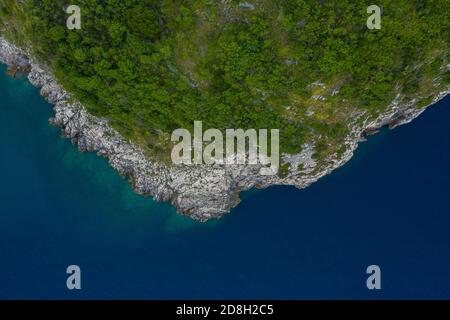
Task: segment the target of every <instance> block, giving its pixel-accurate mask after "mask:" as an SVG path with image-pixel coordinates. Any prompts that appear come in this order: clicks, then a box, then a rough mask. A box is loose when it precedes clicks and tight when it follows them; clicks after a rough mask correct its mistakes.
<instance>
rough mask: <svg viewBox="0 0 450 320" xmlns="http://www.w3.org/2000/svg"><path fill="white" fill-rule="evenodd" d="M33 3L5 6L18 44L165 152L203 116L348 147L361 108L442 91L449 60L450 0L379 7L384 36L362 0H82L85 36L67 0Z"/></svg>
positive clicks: (150, 147)
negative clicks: (436, 80)
mask: <svg viewBox="0 0 450 320" xmlns="http://www.w3.org/2000/svg"><path fill="white" fill-rule="evenodd" d="M23 2H24V3H23V4H22V3H20V2H18V1H15V0H0V4H1V16H0V20H1V22H2V23H3V24H5V25H7V28H6V30H7V31H6V35H7V36H8V37H10V38H12V39H14V40H15V41H16V42H17V43H19V44H21V45H26V44H28V43H32V44H33V48H34V50H35V54H36V55H37V56H38V57H40V59H42V60H43V61H44V62H46V63H48V64H50V65H51V66H52V67H53V68H54V70H55V73H56V76H57V78H58V80H59V81H60V82H61V83H62V84H63V85H64V87H65V88H66V89H67V90H68V91H69V92H71V93H73V94H74V95H75V97H76V98H77V99H79V100H80V101H81V102H83V103H84V105H85V106H86V107H87V109H88V110H89V111H90V112H91V113H93V114H94V115H97V116H100V117H104V118H108V119H109V120H110V122H111V124H112V126H113V127H115V128H116V129H117V130H118V131H119V132H120V133H121V134H122V135H124V136H125V137H127V138H128V139H130V140H132V141H134V142H135V143H138V144H139V145H140V146H142V147H143V148H144V149H145V150H146V151H147V152H148V153H149V154H150V155H153V156H158V155H160V156H163V155H165V154H167V150H168V149H169V146H170V134H171V132H172V131H173V130H174V129H176V128H191V127H192V126H193V123H194V120H202V121H203V123H204V127H211V128H219V129H225V128H243V129H248V128H255V129H258V128H269V129H270V128H279V129H280V134H281V150H282V151H283V152H288V153H294V152H298V151H299V150H300V149H301V145H302V144H303V143H304V142H306V141H311V140H313V141H315V142H316V144H317V146H318V148H317V149H318V151H320V152H323V153H325V154H326V153H327V152H336V151H337V150H338V149H339V148H340V146H341V145H342V141H343V139H344V137H345V135H346V134H347V132H348V122H349V121H350V120H351V119H352V115H353V114H355V112H363V111H365V112H367V114H369V115H372V116H376V115H377V114H379V113H380V112H382V111H383V110H384V109H385V108H386V107H387V106H388V105H389V103H390V102H391V101H392V100H393V98H394V97H395V96H396V94H397V93H398V89H396V87H399V88H401V90H402V92H403V94H405V95H414V94H420V95H422V96H423V97H425V96H426V95H427V94H430V93H432V92H430V91H432V79H433V77H435V76H436V75H437V74H438V73H439V70H442V66H443V65H444V64H445V63H446V61H447V60H446V59H447V58H448V57H447V55H448V40H449V27H450V25H449V21H450V16H449V15H450V1H448V0H427V1H423V0H378V1H376V2H377V3H378V5H379V6H380V7H382V8H383V16H382V28H381V30H369V29H368V28H367V26H366V21H367V18H368V17H369V14H367V12H366V10H367V6H368V4H366V3H365V2H363V1H359V0H353V1H352V0H339V1H327V0H322V1H314V0H277V1H268V0H261V1H248V3H250V4H253V8H252V7H251V6H242V3H243V2H242V1H231V0H230V1H212V0H186V1H175V0H160V1H158V0H77V1H76V4H77V5H78V6H80V8H81V15H82V28H81V30H68V29H67V28H66V19H67V18H68V16H69V15H68V14H67V13H66V12H65V11H64V8H65V6H66V5H67V3H66V1H63V0H51V1H50V0H34V1H33V0H25V1H23ZM423 62H426V63H423ZM417 65H423V66H422V67H420V68H414V67H413V66H417ZM445 81H446V82H447V83H448V75H447V78H446V79H445ZM319 82H320V83H324V84H326V85H327V87H326V88H324V87H322V86H321V85H311V84H312V83H316V84H317V83H319ZM332 89H339V92H338V93H337V94H334V95H331V94H330V90H332ZM336 92H337V91H336ZM336 92H335V93H336ZM317 96H326V99H317ZM314 97H316V98H314Z"/></svg>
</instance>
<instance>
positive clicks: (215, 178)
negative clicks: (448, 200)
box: [0, 38, 449, 221]
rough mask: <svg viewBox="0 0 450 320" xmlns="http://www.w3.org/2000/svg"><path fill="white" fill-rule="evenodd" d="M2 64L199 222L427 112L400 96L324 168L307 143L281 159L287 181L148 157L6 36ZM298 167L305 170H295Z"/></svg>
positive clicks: (72, 130) (71, 125)
mask: <svg viewBox="0 0 450 320" xmlns="http://www.w3.org/2000/svg"><path fill="white" fill-rule="evenodd" d="M0 62H2V63H5V64H7V65H8V66H14V67H16V68H20V69H21V70H28V71H29V73H28V79H29V81H30V82H31V83H32V84H33V85H34V86H36V87H38V88H40V92H41V95H42V96H44V97H45V98H46V99H47V100H48V102H50V103H51V104H53V105H54V117H53V118H52V119H50V122H51V123H53V124H55V125H57V126H59V127H61V128H62V132H63V134H64V136H66V137H67V138H70V139H71V140H72V142H73V143H74V144H75V145H77V146H78V148H79V149H80V150H81V151H92V152H97V154H98V155H101V156H104V157H107V158H108V160H109V163H110V164H111V166H112V167H113V168H114V169H115V170H117V171H118V172H119V174H121V175H123V176H125V177H127V178H129V180H130V182H131V183H132V185H133V187H134V189H135V191H136V192H138V193H139V194H142V195H149V196H151V197H153V198H154V199H155V200H157V201H169V202H170V203H172V204H173V205H174V206H175V207H176V208H177V210H178V211H179V212H180V213H183V214H186V215H189V216H191V217H192V218H194V219H197V220H201V221H205V220H208V219H210V218H218V217H221V216H222V215H223V214H225V213H227V212H229V210H230V209H231V208H232V207H234V206H236V205H237V204H238V203H239V193H240V192H241V191H244V190H248V189H251V188H253V187H255V186H258V187H268V186H271V185H275V184H284V185H294V186H296V187H298V188H305V187H307V186H309V185H310V184H311V183H313V182H315V181H317V180H318V179H319V178H321V177H323V176H324V175H326V174H328V173H330V172H331V171H333V170H334V169H336V168H338V167H340V166H342V165H343V164H344V163H346V162H347V161H348V160H349V159H350V158H351V157H352V156H353V152H354V150H355V149H356V148H357V146H358V143H359V142H360V141H361V140H362V137H363V136H364V133H365V132H366V131H374V130H376V129H377V128H380V127H382V126H385V125H392V127H395V126H398V125H401V124H404V123H408V122H409V121H411V120H412V119H414V118H415V117H417V116H418V115H419V114H420V113H421V112H423V110H425V108H426V107H422V108H417V107H416V101H410V102H409V103H400V99H399V98H398V99H396V100H395V101H394V102H393V103H392V105H391V106H390V107H389V108H387V110H388V111H387V112H386V113H385V114H383V115H381V116H379V117H378V118H377V119H375V120H372V121H369V120H367V121H364V122H363V124H362V125H361V124H360V125H358V124H357V121H356V118H355V121H354V123H353V124H352V130H351V133H350V134H349V135H348V137H347V139H346V141H345V152H344V153H343V154H342V155H340V157H339V158H338V157H337V156H334V157H331V158H330V159H327V161H326V165H324V166H323V167H318V164H317V163H316V162H315V161H314V159H313V157H312V155H313V153H314V145H312V144H305V145H304V146H303V150H302V152H301V153H300V154H297V155H283V161H285V162H289V163H291V169H290V171H289V173H288V174H287V176H286V177H283V178H280V177H279V176H262V175H260V174H259V171H260V169H261V166H260V165H227V166H223V165H213V166H207V165H200V166H168V165H166V164H163V163H161V162H158V161H155V160H153V159H151V158H149V157H148V156H146V155H144V153H143V151H142V150H141V149H140V148H139V147H137V146H136V145H134V144H133V143H131V142H129V141H127V140H126V139H124V138H123V137H122V136H121V135H120V134H119V133H118V132H117V131H116V130H115V129H113V128H112V127H111V126H110V125H109V124H108V120H107V119H101V118H97V117H94V116H93V115H91V114H89V113H88V112H87V111H86V109H85V108H84V107H83V106H82V105H81V104H80V103H79V102H77V101H73V99H69V98H70V94H69V93H68V92H66V91H65V90H64V88H62V87H61V86H60V85H59V84H58V83H57V81H56V80H55V77H54V76H53V75H52V72H51V71H50V70H49V69H48V68H46V67H45V66H42V65H40V64H39V63H37V62H36V61H34V60H33V58H31V57H29V55H28V54H26V53H25V52H23V51H22V50H20V49H19V48H17V47H15V46H14V45H13V44H11V43H9V42H8V41H6V40H5V39H4V38H0ZM448 93H449V90H448V88H447V90H445V91H443V92H440V93H439V94H438V95H437V96H436V97H435V99H434V101H433V103H434V102H436V101H438V100H439V99H442V98H443V97H444V96H445V95H447V94H448ZM297 167H301V168H302V169H301V170H300V171H297V170H296V168H297Z"/></svg>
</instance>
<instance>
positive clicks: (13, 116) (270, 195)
mask: <svg viewBox="0 0 450 320" xmlns="http://www.w3.org/2000/svg"><path fill="white" fill-rule="evenodd" d="M5 70H6V68H5V67H4V66H1V67H0V179H1V180H0V181H1V185H0V299H449V298H450V97H448V98H446V99H444V100H442V101H441V102H439V103H437V104H436V105H434V106H432V107H431V108H429V109H428V110H426V111H425V112H424V113H423V114H422V115H421V116H420V117H419V118H418V119H416V120H414V121H413V122H412V123H410V124H408V125H405V126H401V127H399V128H397V129H395V130H388V129H383V130H381V131H380V132H379V133H378V134H376V135H374V136H370V137H369V139H368V141H367V142H364V143H361V145H360V147H359V148H358V150H357V151H356V153H355V156H354V157H353V159H352V160H351V161H350V162H349V163H347V164H346V165H345V166H343V167H341V168H339V169H338V170H336V171H334V172H333V173H332V174H330V175H328V176H326V177H324V178H322V179H321V180H319V181H318V182H317V183H315V184H313V185H312V186H310V187H309V188H307V189H303V190H300V189H296V188H294V187H288V186H274V187H270V188H267V189H264V190H250V191H248V192H245V193H243V194H242V199H243V200H242V203H241V204H240V205H239V206H238V207H237V208H235V209H233V210H232V211H231V213H229V214H227V215H225V216H224V217H223V218H222V219H220V220H215V221H211V222H207V223H199V222H196V221H193V220H191V219H190V218H188V217H184V216H181V215H179V214H177V213H176V211H175V209H174V208H173V207H172V206H171V205H169V204H167V203H157V202H155V201H153V200H152V199H151V198H145V197H142V196H140V195H137V194H135V193H134V192H133V190H132V189H131V187H130V185H129V183H128V182H127V181H126V180H125V179H124V178H122V177H120V176H119V175H118V174H117V173H116V172H115V171H114V170H113V169H112V168H111V167H110V166H109V165H108V163H107V160H106V159H104V158H101V157H98V156H97V155H95V154H93V153H81V152H79V151H78V150H77V149H76V147H74V146H73V145H72V144H71V142H70V141H69V140H67V139H63V138H62V137H61V134H60V130H59V129H58V128H55V127H54V126H52V125H50V124H49V123H48V118H50V117H51V116H52V106H51V105H50V104H48V103H47V102H45V100H44V99H43V98H42V97H41V96H40V95H39V92H38V90H37V89H36V88H34V87H33V86H32V85H31V84H29V83H28V82H27V81H26V79H13V78H11V77H8V76H7V75H6V74H5ZM71 265H76V266H79V268H80V270H81V277H80V284H81V289H80V290H77V289H75V290H69V289H68V287H67V278H68V277H69V276H70V275H69V274H67V268H68V266H71ZM373 265H375V266H378V267H379V273H378V275H379V281H380V282H379V284H380V289H373V290H369V288H368V286H367V279H368V278H369V277H370V276H371V275H370V274H368V273H367V268H368V267H369V266H373Z"/></svg>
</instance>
